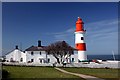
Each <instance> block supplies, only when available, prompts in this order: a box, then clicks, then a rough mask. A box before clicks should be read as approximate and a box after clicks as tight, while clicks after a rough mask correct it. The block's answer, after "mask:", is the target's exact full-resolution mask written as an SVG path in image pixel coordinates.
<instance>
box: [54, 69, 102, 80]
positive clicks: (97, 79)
mask: <svg viewBox="0 0 120 80" xmlns="http://www.w3.org/2000/svg"><path fill="white" fill-rule="evenodd" d="M55 69H56V70H59V71H61V72H63V73H67V74H72V75H75V76H79V77H81V78H84V79H86V80H104V79H100V78H97V77H94V76H88V75H84V74H78V73H72V72H68V71H65V70H63V69H60V68H56V67H55Z"/></svg>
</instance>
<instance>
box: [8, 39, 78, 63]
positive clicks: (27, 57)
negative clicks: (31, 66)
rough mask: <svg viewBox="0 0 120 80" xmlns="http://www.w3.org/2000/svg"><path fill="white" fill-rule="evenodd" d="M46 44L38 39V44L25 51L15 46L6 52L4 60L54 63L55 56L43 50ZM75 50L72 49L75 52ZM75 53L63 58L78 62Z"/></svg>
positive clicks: (67, 60)
mask: <svg viewBox="0 0 120 80" xmlns="http://www.w3.org/2000/svg"><path fill="white" fill-rule="evenodd" d="M45 47H46V46H42V45H41V41H38V46H31V47H29V48H27V49H26V50H25V51H21V50H19V49H18V46H16V48H15V49H14V50H13V51H11V52H9V53H8V54H6V61H7V62H19V63H41V64H43V63H55V62H57V60H56V58H55V57H54V56H53V55H51V54H47V52H46V51H45ZM76 52H77V51H74V53H76ZM77 56H78V55H77V54H72V55H71V56H70V57H67V56H66V57H67V59H64V60H65V61H66V62H68V63H70V62H76V63H77V62H78V58H77Z"/></svg>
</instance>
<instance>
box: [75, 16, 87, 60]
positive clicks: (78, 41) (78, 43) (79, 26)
mask: <svg viewBox="0 0 120 80" xmlns="http://www.w3.org/2000/svg"><path fill="white" fill-rule="evenodd" d="M83 24H84V23H83V21H82V19H81V18H80V17H78V20H77V21H76V30H75V48H76V49H77V50H78V61H87V55H86V44H85V38H84V35H85V32H86V30H84V27H83Z"/></svg>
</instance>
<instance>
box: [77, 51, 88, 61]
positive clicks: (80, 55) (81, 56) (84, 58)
mask: <svg viewBox="0 0 120 80" xmlns="http://www.w3.org/2000/svg"><path fill="white" fill-rule="evenodd" d="M85 52H86V51H78V61H87V55H86V53H85Z"/></svg>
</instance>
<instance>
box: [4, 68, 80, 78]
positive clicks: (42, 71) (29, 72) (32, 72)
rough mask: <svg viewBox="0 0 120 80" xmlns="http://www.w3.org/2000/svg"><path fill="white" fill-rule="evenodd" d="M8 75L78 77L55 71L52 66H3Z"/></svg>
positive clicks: (18, 76) (12, 76) (16, 76)
mask: <svg viewBox="0 0 120 80" xmlns="http://www.w3.org/2000/svg"><path fill="white" fill-rule="evenodd" d="M3 69H4V70H7V71H8V72H9V73H10V75H9V78H75V79H76V78H79V77H77V76H73V75H69V74H65V73H62V72H59V71H57V70H56V69H54V68H53V67H17V66H3Z"/></svg>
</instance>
